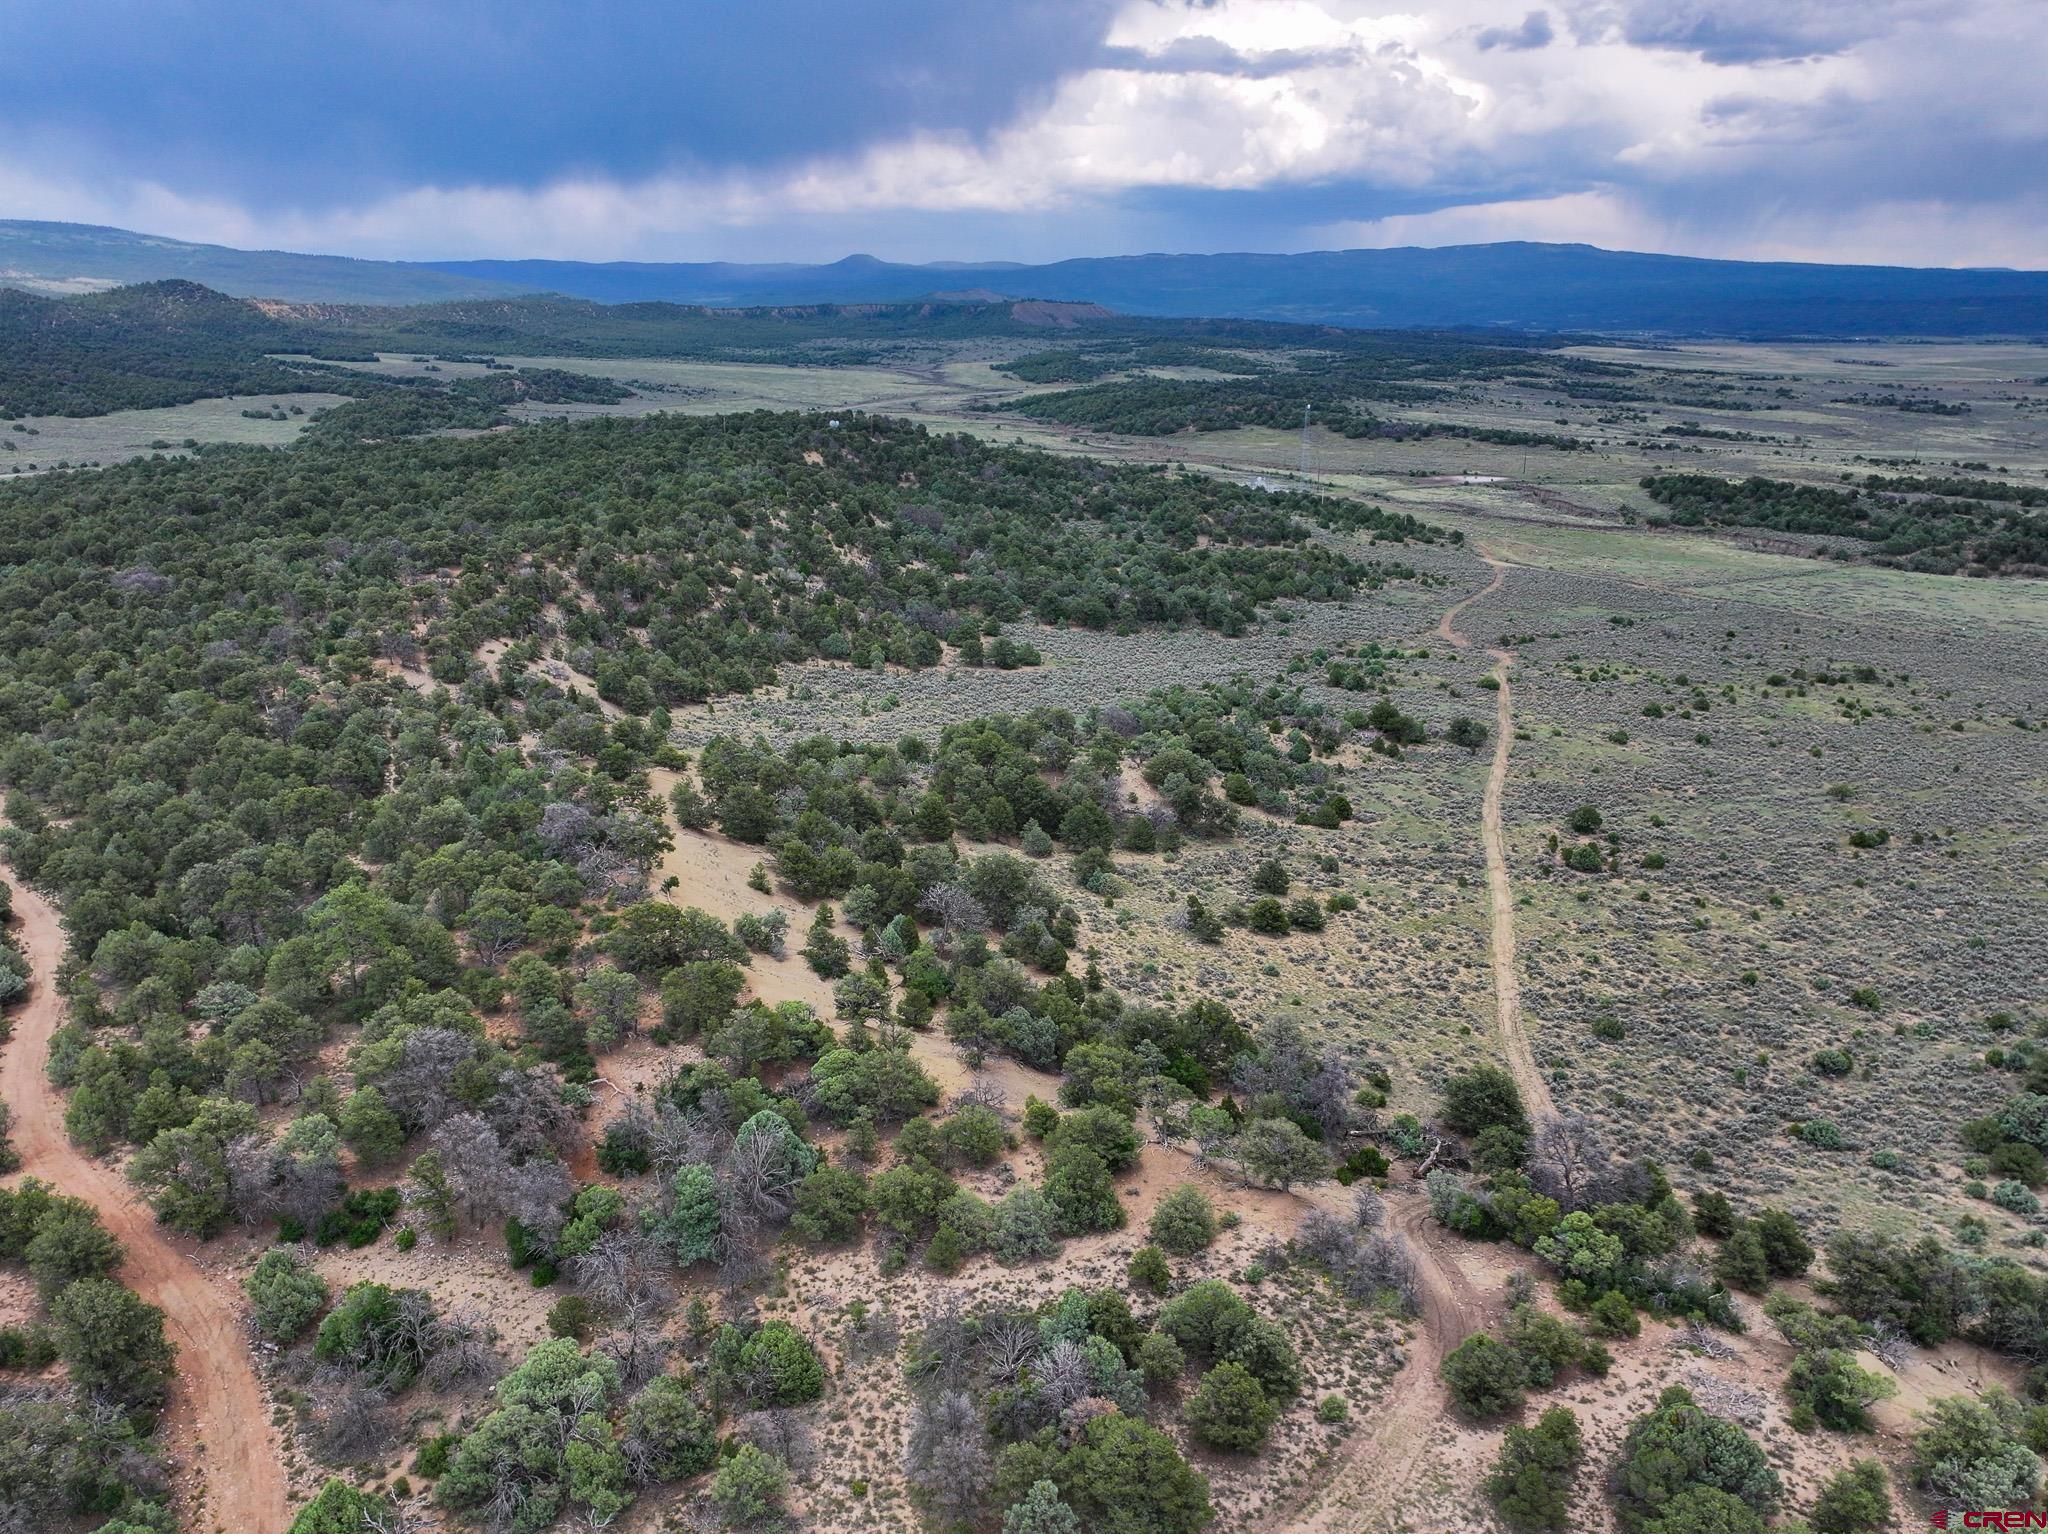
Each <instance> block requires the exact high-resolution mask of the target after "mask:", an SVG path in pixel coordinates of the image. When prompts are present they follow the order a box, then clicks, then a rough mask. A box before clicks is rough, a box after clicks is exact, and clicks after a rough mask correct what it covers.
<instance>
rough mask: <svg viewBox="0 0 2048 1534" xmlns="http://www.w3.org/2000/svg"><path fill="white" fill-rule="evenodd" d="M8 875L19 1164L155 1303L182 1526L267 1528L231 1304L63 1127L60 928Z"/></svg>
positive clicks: (248, 1531)
mask: <svg viewBox="0 0 2048 1534" xmlns="http://www.w3.org/2000/svg"><path fill="white" fill-rule="evenodd" d="M9 882H10V883H13V884H14V911H15V915H16V916H17V917H19V918H20V929H19V933H18V935H19V937H20V938H21V946H22V949H23V951H24V952H25V953H26V954H27V955H28V958H29V962H30V963H31V964H33V965H34V966H35V974H34V977H33V979H32V981H31V985H30V990H29V996H28V1004H27V1005H26V1006H25V1007H23V1008H22V1009H21V1010H20V1011H19V1012H17V1013H16V1014H15V1018H14V1036H13V1039H12V1041H11V1042H10V1043H9V1044H8V1046H7V1049H6V1054H5V1057H4V1058H5V1065H4V1068H0V1097H4V1098H5V1101H6V1103H7V1108H8V1111H9V1112H10V1113H11V1114H12V1115H13V1134H14V1145H15V1148H16V1149H17V1150H18V1151H19V1152H20V1153H21V1169H22V1171H23V1172H24V1173H26V1174H27V1175H29V1176H32V1177H40V1178H42V1179H43V1180H44V1181H46V1182H50V1183H54V1184H55V1185H56V1186H57V1187H58V1188H59V1189H60V1190H62V1191H63V1192H65V1193H69V1194H72V1195H75V1196H76V1197H79V1198H84V1199H88V1200H90V1201H91V1202H92V1204H93V1206H94V1207H95V1208H97V1209H98V1210H99V1214H100V1219H101V1221H102V1222H103V1223H104V1224H105V1225H106V1227H107V1229H108V1230H109V1231H111V1232H112V1233H113V1234H114V1235H115V1236H116V1237H117V1238H119V1240H120V1242H121V1244H122V1246H123V1247H124V1248H126V1250H127V1254H128V1255H127V1260H126V1262H125V1263H124V1264H123V1265H122V1277H123V1278H124V1279H125V1280H126V1281H127V1283H128V1284H129V1285H130V1286H131V1287H132V1288H133V1289H134V1290H135V1291H136V1293H138V1294H140V1295H141V1296H142V1297H143V1298H144V1299H146V1300H148V1301H149V1302H150V1303H152V1304H154V1305H159V1306H161V1307H162V1308H163V1311H164V1318H165V1329H166V1331H167V1332H168V1334H169V1336H170V1338H171V1340H172V1341H173V1342H175V1343H176V1344H177V1347H178V1373H177V1380H176V1382H175V1383H174V1384H173V1386H172V1389H171V1406H170V1418H169V1430H168V1435H167V1436H168V1437H169V1438H170V1439H172V1440H175V1441H178V1442H181V1443H184V1444H187V1445H189V1454H188V1456H187V1458H188V1460H189V1467H188V1468H190V1469H192V1470H194V1471H196V1472H197V1473H198V1474H199V1475H201V1476H202V1477H203V1478H204V1481H205V1489H204V1491H203V1492H201V1493H198V1494H196V1495H195V1496H194V1498H193V1506H192V1507H191V1508H190V1510H189V1511H190V1513H191V1516H189V1517H188V1520H187V1526H188V1527H191V1528H197V1529H204V1528H219V1529H222V1530H225V1531H227V1534H275V1531H277V1530H280V1529H282V1528H283V1527H284V1526H285V1521H286V1517H287V1514H286V1506H285V1502H286V1499H285V1471H284V1463H283V1459H282V1455H281V1451H280V1448H279V1445H278V1442H277V1437H276V1434H275V1433H274V1432H273V1431H272V1430H271V1426H270V1402H269V1401H268V1400H267V1399H266V1398H265V1396H264V1393H263V1387H262V1386H261V1385H259V1384H258V1383H257V1380H256V1371H255V1369H254V1368H253V1367H252V1365H251V1363H250V1360H249V1348H248V1344H247V1342H246V1341H245V1340H244V1338H243V1334H242V1327H241V1322H240V1318H239V1316H238V1314H237V1311H236V1304H235V1301H234V1299H233V1298H232V1297H231V1296H230V1294H229V1293H228V1292H227V1291H226V1290H225V1289H224V1288H223V1286H222V1285H221V1284H220V1283H219V1282H217V1281H216V1280H215V1279H214V1278H212V1277H210V1276H209V1275H208V1274H206V1273H205V1272H203V1271H202V1270H201V1269H200V1268H199V1266H198V1264H197V1263H195V1262H194V1261H193V1260H192V1258H191V1256H190V1255H189V1254H187V1253H186V1252H184V1251H181V1250H180V1249H179V1248H178V1247H177V1246H175V1245H173V1244H172V1243H171V1242H170V1241H169V1240H167V1239H166V1238H165V1236H164V1234H163V1232H162V1231H161V1230H159V1229H158V1227H157V1223H156V1216H155V1214H154V1213H152V1212H151V1210H150V1209H149V1207H148V1206H147V1205H145V1204H144V1203H143V1202H142V1201H141V1200H140V1199H138V1198H137V1197H136V1196H135V1194H134V1192H133V1191H132V1190H131V1189H130V1187H129V1186H128V1182H127V1179H126V1178H125V1177H123V1176H122V1175H121V1173H120V1171H119V1170H118V1169H116V1168H114V1167H111V1166H108V1165H107V1164H105V1163H104V1162H100V1161H95V1160H93V1159H92V1158H91V1157H89V1156H87V1155H86V1154H85V1153H84V1152H83V1151H81V1150H80V1149H79V1148H78V1147H77V1146H75V1145H73V1144H72V1143H71V1141H70V1139H69V1137H67V1136H66V1135H65V1133H64V1106H63V1103H62V1101H61V1100H60V1099H59V1098H58V1096H57V1094H56V1092H55V1091H54V1090H53V1089H52V1088H51V1086H50V1083H49V1077H48V1075H47V1074H46V1072H45V1066H46V1065H47V1063H48V1060H49V1055H50V1035H51V1034H53V1033H55V1032H56V1031H57V1029H58V1028H59V1027H60V1026H62V1024H63V1021H64V1002H63V998H61V997H60V996H58V994H57V992H56V989H55V987H54V986H52V985H51V983H50V977H51V976H52V975H54V974H55V973H56V970H57V966H58V963H59V961H60V960H61V959H62V958H63V956H64V931H63V928H62V926H60V925H59V923H58V920H57V913H56V912H55V911H54V910H52V909H51V907H50V903H49V902H48V901H46V900H44V899H43V898H42V897H41V896H40V895H38V894H36V893H35V891H33V890H31V889H29V888H27V887H26V886H24V885H22V884H21V883H19V882H18V881H14V880H12V879H10V881H9Z"/></svg>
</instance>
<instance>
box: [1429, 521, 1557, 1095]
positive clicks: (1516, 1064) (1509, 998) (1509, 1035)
mask: <svg viewBox="0 0 2048 1534" xmlns="http://www.w3.org/2000/svg"><path fill="white" fill-rule="evenodd" d="M1479 557H1480V558H1481V559H1483V560H1485V561H1486V562H1487V564H1488V565H1490V566H1492V568H1493V579H1492V580H1490V581H1488V582H1487V583H1486V585H1485V586H1483V587H1481V588H1480V589H1479V590H1478V591H1475V592H1473V593H1472V595H1471V596H1469V597H1466V598H1465V599H1464V600H1463V601H1462V602H1459V603H1457V604H1455V605H1454V606H1452V607H1451V608H1449V609H1448V610H1446V611H1445V613H1444V615H1443V617H1442V618H1440V619H1439V620H1437V626H1436V631H1437V633H1438V634H1439V635H1441V636H1442V637H1443V638H1444V639H1445V640H1447V641H1449V642H1450V643H1451V644H1453V645H1455V646H1457V648H1459V649H1461V650H1463V649H1467V648H1469V647H1470V646H1471V643H1472V641H1471V639H1470V638H1469V637H1468V636H1467V635H1465V634H1464V633H1463V632H1461V631H1460V630H1459V628H1458V624H1457V620H1458V615H1459V614H1460V613H1462V612H1463V611H1464V610H1465V609H1466V608H1468V607H1470V606H1471V605H1472V604H1473V603H1474V602H1478V601H1480V600H1482V599H1483V598H1486V597H1489V596H1491V595H1493V593H1494V592H1496V591H1498V590H1500V589H1501V587H1502V586H1503V585H1505V584H1506V583H1507V572H1508V568H1509V567H1508V565H1507V564H1506V563H1505V562H1504V561H1502V560H1498V559H1495V558H1494V557H1493V556H1492V555H1491V554H1488V553H1487V552H1486V551H1485V550H1483V549H1482V550H1480V551H1479ZM1486 653H1487V654H1488V655H1490V656H1492V657H1493V679H1494V681H1495V682H1496V683H1497V684H1498V691H1497V692H1496V693H1495V697H1496V698H1497V699H1498V703H1497V705H1496V708H1495V718H1494V730H1493V770H1492V771H1491V772H1489V773H1488V774H1487V775H1486V798H1485V801H1484V803H1483V804H1482V806H1481V808H1480V816H1479V835H1480V839H1481V840H1482V841H1483V842H1484V843H1485V845H1486V891H1487V898H1488V901H1489V903H1490V905H1491V907H1492V911H1493V924H1492V931H1491V936H1490V939H1489V941H1488V944H1487V947H1488V949H1489V953H1490V957H1491V959H1492V961H1493V1005H1494V1028H1495V1031H1496V1032H1497V1033H1498V1034H1499V1035H1500V1047H1501V1053H1502V1054H1503V1055H1505V1056H1506V1057H1507V1065H1508V1070H1509V1072H1510V1073H1512V1074H1513V1076H1514V1078H1515V1085H1516V1086H1518V1087H1520V1088H1521V1091H1522V1101H1523V1102H1524V1103H1525V1104H1527V1105H1528V1109H1529V1115H1530V1117H1531V1118H1532V1119H1535V1120H1538V1121H1541V1120H1543V1119H1547V1118H1551V1117H1553V1116H1554V1115H1555V1113H1556V1109H1555V1108H1554V1107H1552V1105H1551V1101H1550V1083H1549V1082H1547V1081H1545V1080H1544V1079H1543V1073H1542V1072H1541V1071H1539V1070H1537V1068H1536V1054H1535V1051H1534V1050H1532V1049H1531V1048H1530V1047H1529V1031H1528V1029H1527V1028H1526V1027H1525V1026H1524V1025H1523V1022H1522V982H1521V977H1520V976H1519V975H1518V974H1517V973H1516V970H1515V894H1514V887H1513V886H1512V885H1511V884H1510V883H1509V881H1508V850H1507V840H1506V836H1505V834H1504V833H1503V831H1502V829H1501V795H1502V793H1503V791H1504V790H1505V788H1506V786H1507V780H1508V752H1509V751H1510V750H1512V749H1513V746H1514V740H1515V714H1514V689H1513V688H1512V687H1510V686H1509V685H1508V668H1509V667H1510V666H1512V665H1513V664H1514V662H1515V657H1514V654H1513V652H1512V651H1509V650H1493V649H1490V650H1488V651H1487V652H1486Z"/></svg>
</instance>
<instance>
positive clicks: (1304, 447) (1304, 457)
mask: <svg viewBox="0 0 2048 1534" xmlns="http://www.w3.org/2000/svg"><path fill="white" fill-rule="evenodd" d="M1310 409H1311V407H1310V406H1308V405H1303V406H1302V407H1301V467H1300V470H1299V472H1300V474H1301V477H1302V478H1303V479H1307V478H1308V413H1309V410H1310Z"/></svg>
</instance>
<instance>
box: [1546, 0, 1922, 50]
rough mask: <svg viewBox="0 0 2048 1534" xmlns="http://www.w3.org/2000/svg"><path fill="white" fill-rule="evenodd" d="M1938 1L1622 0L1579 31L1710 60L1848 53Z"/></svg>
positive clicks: (1582, 15) (1592, 13) (1591, 15)
mask: <svg viewBox="0 0 2048 1534" xmlns="http://www.w3.org/2000/svg"><path fill="white" fill-rule="evenodd" d="M1932 8H1933V7H1932V6H1931V5H1930V3H1929V0H1622V3H1619V4H1605V3H1603V4H1595V5H1589V6H1583V7H1581V8H1580V9H1579V11H1578V13H1577V17H1576V20H1575V30H1576V31H1577V33H1578V35H1579V36H1580V37H1581V38H1590V37H1603V38H1619V39H1620V40H1621V41H1623V42H1626V43H1628V44H1630V45H1631V46H1634V47H1637V48H1660V49H1670V50H1673V51H1675V52H1680V53H1695V54H1698V55H1699V56H1700V57H1701V58H1703V59H1705V60H1706V61H1707V62H1708V63H1710V64H1751V63H1758V62H1763V61H1767V60H1772V59H1798V58H1815V57H1821V56H1825V55H1829V54H1835V53H1840V52H1842V51H1843V50H1845V49H1848V48H1852V47H1854V46H1855V45H1856V44H1857V43H1860V42H1864V41H1866V40H1868V39H1870V38H1873V37H1878V36H1882V35H1883V34H1884V33H1886V32H1889V31H1891V30H1892V28H1893V27H1894V26H1895V25H1896V24H1897V21H1898V20H1899V18H1900V17H1902V16H1904V15H1905V14H1907V13H1908V12H1915V11H1926V10H1929V9H1932Z"/></svg>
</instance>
